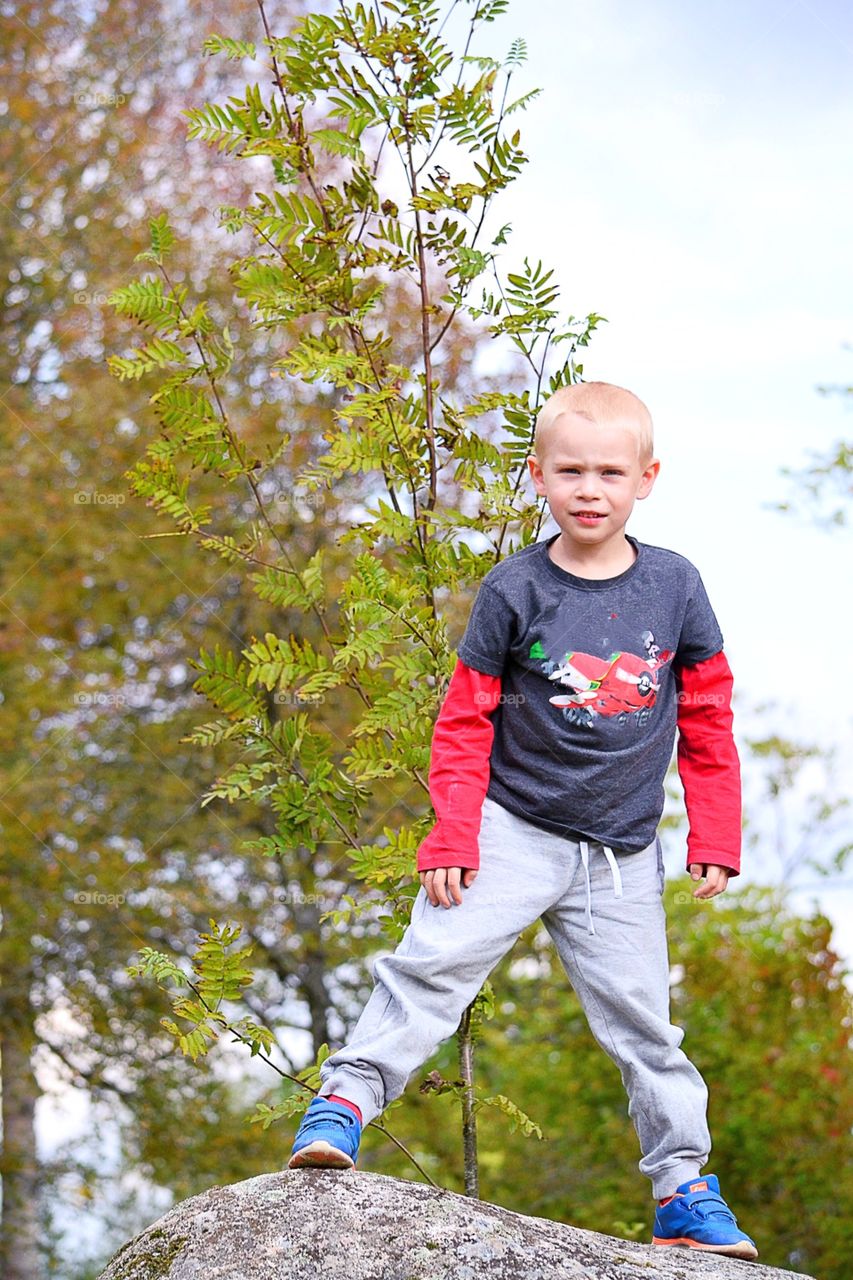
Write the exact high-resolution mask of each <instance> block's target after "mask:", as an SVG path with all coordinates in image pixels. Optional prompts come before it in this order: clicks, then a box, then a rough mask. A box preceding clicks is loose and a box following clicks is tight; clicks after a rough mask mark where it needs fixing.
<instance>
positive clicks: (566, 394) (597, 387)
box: [533, 382, 655, 463]
mask: <svg viewBox="0 0 853 1280" xmlns="http://www.w3.org/2000/svg"><path fill="white" fill-rule="evenodd" d="M563 413H577V414H580V416H581V417H583V418H588V419H589V421H590V422H594V423H596V425H598V426H612V425H614V424H616V423H618V425H619V426H623V427H626V428H627V429H628V430H629V431H632V432H633V433H634V435H635V436H636V438H637V453H638V457H639V459H640V461H641V462H643V463H646V462H648V461H649V460H650V459H651V457H652V454H653V453H654V447H655V446H654V427H653V424H652V415H651V414H650V413H649V411H648V409H647V408H646V406H645V405H644V404H643V402H642V400H641V399H640V398H639V396H635V395H634V393H633V391H627V390H626V389H625V387H617V386H614V385H613V383H611V382H576V383H573V385H572V386H570V387H560V389H559V390H558V391H555V392H554V394H553V395H552V396H551V397H549V399H548V400H546V401H545V403H544V404H543V406H542V408H541V409H540V410H539V416H538V417H537V419H536V431H535V434H534V437H533V451H534V453H535V454H536V457H537V459H538V460H539V462H540V463H541V462H542V459H543V458H544V456H545V454H546V452H547V437H548V434H549V431H550V429H551V427H552V426H553V424H554V423H555V422H556V420H557V419H558V418H559V417H560V415H561V414H563Z"/></svg>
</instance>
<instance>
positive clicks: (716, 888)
mask: <svg viewBox="0 0 853 1280" xmlns="http://www.w3.org/2000/svg"><path fill="white" fill-rule="evenodd" d="M690 879H691V880H702V879H704V881H705V883H704V884H702V885H700V886H699V888H698V889H694V890H693V897H694V898H716V896H717V894H718V893H725V891H726V886H727V885H728V883H729V869H728V867H718V866H715V865H714V863H712V862H693V863H691V864H690Z"/></svg>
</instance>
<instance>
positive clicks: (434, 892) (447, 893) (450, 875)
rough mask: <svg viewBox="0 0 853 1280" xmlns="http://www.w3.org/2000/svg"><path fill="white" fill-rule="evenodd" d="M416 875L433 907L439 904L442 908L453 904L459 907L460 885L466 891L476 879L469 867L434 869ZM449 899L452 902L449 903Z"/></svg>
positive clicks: (474, 873) (460, 903) (460, 900)
mask: <svg viewBox="0 0 853 1280" xmlns="http://www.w3.org/2000/svg"><path fill="white" fill-rule="evenodd" d="M418 875H419V876H420V878H421V884H422V885H423V887H424V888H425V889H426V895H427V897H428V898H429V900H430V902H431V903H432V905H433V906H434V907H437V906H438V905H439V903H440V904H441V906H443V907H452V906H453V902H455V903H456V905H457V906H461V905H462V892H461V890H460V887H459V886H460V883H461V884H462V885H464V887H465V888H466V889H467V888H468V886H469V885H471V884H473V883H474V881H475V880H476V878H477V872H476V871H474V870H473V868H470V867H469V868H468V869H467V870H465V869H463V868H462V867H434V868H432V869H431V870H430V871H419V872H418ZM451 898H452V899H453V902H451V901H450V899H451Z"/></svg>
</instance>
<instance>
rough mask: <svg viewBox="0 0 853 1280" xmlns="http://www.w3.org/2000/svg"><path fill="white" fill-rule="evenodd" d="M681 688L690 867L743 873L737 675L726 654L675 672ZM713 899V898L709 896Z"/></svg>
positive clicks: (680, 759)
mask: <svg viewBox="0 0 853 1280" xmlns="http://www.w3.org/2000/svg"><path fill="white" fill-rule="evenodd" d="M674 672H675V678H676V682H677V685H678V753H677V758H678V772H679V774H680V775H681V782H682V785H683V787H684V799H685V803H686V805H687V817H688V822H689V831H688V835H687V865H688V867H692V866H694V865H696V864H698V865H699V866H701V867H705V866H709V867H713V866H716V867H724V868H725V869H726V870H727V871H728V874H729V876H736V875H738V874H739V872H740V851H741V786H740V760H739V759H738V753H737V747H736V746H735V741H734V737H733V735H732V719H733V717H732V705H731V704H732V684H733V681H732V673H731V669H730V667H729V664H728V661H727V660H726V656H725V654H724V653H723V651H722V650H720V652H719V653H715V654H714V656H713V657H712V658H707V659H705V661H704V662H697V663H695V664H694V665H693V666H684V665H680V666H677V667H675V668H674ZM723 887H725V886H723ZM709 896H710V895H709Z"/></svg>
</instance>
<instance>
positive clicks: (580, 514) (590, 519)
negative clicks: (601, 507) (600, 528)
mask: <svg viewBox="0 0 853 1280" xmlns="http://www.w3.org/2000/svg"><path fill="white" fill-rule="evenodd" d="M572 515H573V516H574V518H575V520H580V521H582V522H583V523H585V524H594V523H595V521H596V520H603V519H604V512H603V511H573V512H572Z"/></svg>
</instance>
